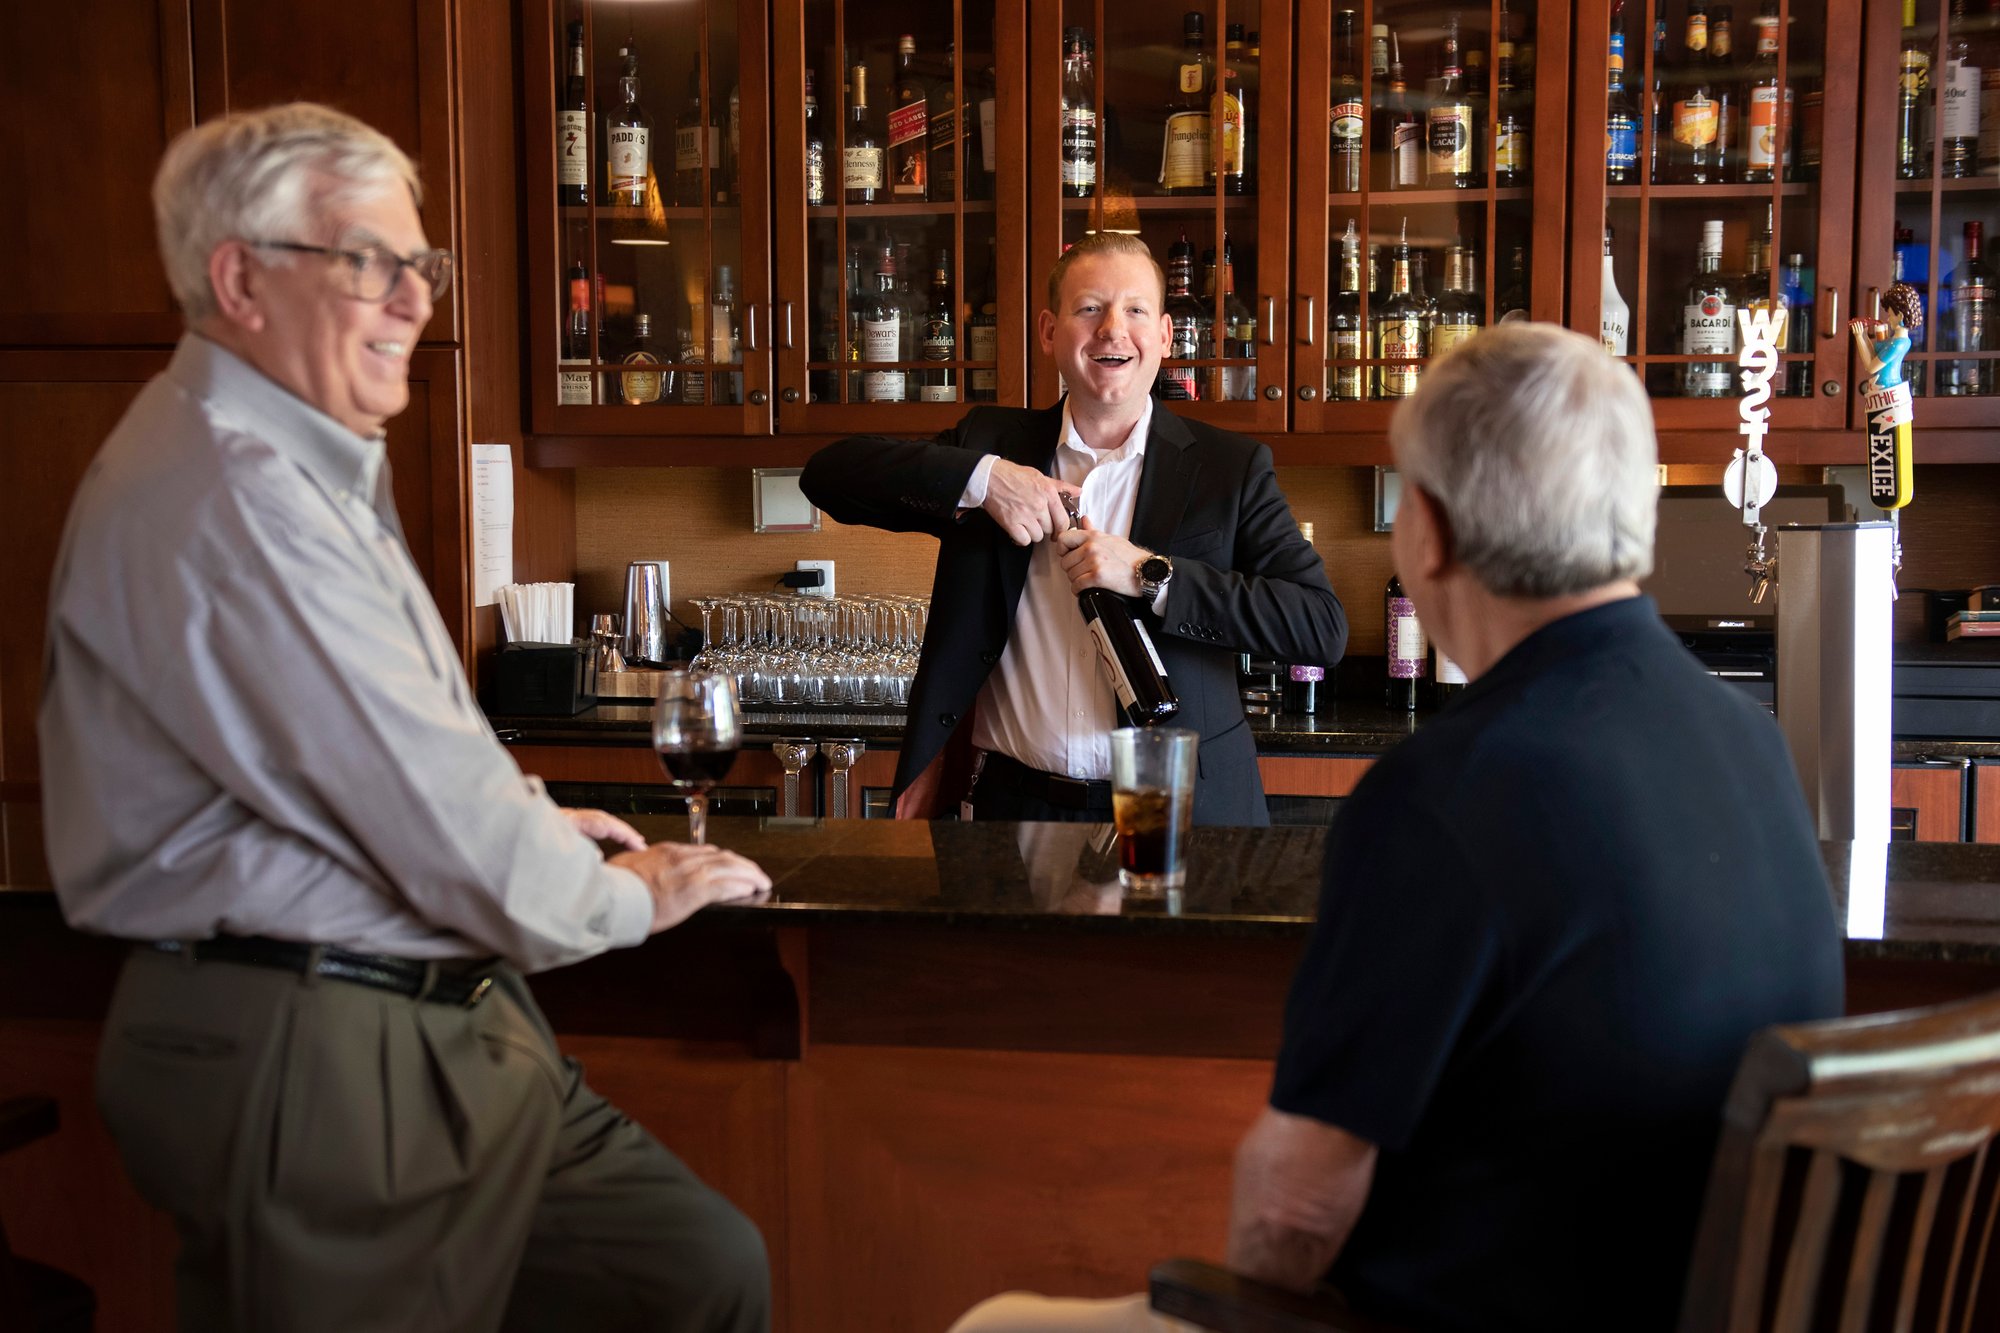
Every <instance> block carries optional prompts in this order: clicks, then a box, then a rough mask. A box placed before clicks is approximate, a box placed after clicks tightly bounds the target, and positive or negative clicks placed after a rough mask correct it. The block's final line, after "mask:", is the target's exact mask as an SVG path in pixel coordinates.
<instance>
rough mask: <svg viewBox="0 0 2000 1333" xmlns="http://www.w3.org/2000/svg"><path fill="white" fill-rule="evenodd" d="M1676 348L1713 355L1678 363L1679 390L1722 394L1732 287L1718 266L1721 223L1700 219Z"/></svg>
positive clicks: (1730, 367) (1732, 326) (1732, 319)
mask: <svg viewBox="0 0 2000 1333" xmlns="http://www.w3.org/2000/svg"><path fill="white" fill-rule="evenodd" d="M1681 351H1682V352H1683V353H1684V354H1686V355H1688V356H1714V357H1719V358H1722V359H1720V360H1715V361H1690V362H1688V363H1687V365H1686V366H1685V367H1684V368H1683V371H1682V375H1681V392H1682V393H1683V394H1685V395H1686V396H1687V397H1689V398H1723V397H1727V396H1728V394H1729V391H1730V387H1731V385H1732V384H1733V383H1734V381H1735V374H1734V372H1735V369H1736V362H1735V356H1736V289H1735V284H1734V283H1732V282H1731V281H1730V280H1729V278H1728V276H1727V275H1725V274H1724V273H1723V272H1722V223H1720V222H1719V221H1709V222H1704V223H1702V224H1701V248H1700V249H1699V250H1698V251H1697V252H1696V255H1695V273H1694V277H1693V278H1692V279H1691V280H1690V281H1689V282H1688V285H1687V294H1686V296H1685V297H1684V298H1683V300H1682V303H1681Z"/></svg>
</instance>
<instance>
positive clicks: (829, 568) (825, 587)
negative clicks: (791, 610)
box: [793, 560, 833, 597]
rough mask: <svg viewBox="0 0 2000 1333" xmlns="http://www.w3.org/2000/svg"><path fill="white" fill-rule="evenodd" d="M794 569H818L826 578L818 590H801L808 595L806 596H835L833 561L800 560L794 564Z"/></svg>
mask: <svg viewBox="0 0 2000 1333" xmlns="http://www.w3.org/2000/svg"><path fill="white" fill-rule="evenodd" d="M793 567H794V568H797V569H817V570H818V571H819V572H820V573H822V574H824V575H825V576H826V578H825V580H824V581H823V582H822V583H821V584H820V585H819V586H818V587H817V588H805V589H801V591H803V592H804V593H805V594H806V596H808V597H831V596H833V561H831V560H798V561H794V562H793Z"/></svg>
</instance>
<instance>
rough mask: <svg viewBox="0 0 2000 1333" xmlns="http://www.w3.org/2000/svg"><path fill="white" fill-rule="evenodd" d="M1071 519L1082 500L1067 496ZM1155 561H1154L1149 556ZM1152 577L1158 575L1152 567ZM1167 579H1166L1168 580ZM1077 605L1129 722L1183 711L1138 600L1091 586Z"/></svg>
mask: <svg viewBox="0 0 2000 1333" xmlns="http://www.w3.org/2000/svg"><path fill="white" fill-rule="evenodd" d="M1063 507H1064V508H1065V509H1067V510H1069V518H1070V525H1071V526H1072V527H1074V526H1075V525H1076V522H1077V510H1076V500H1075V499H1074V498H1073V497H1069V496H1065V497H1064V498H1063ZM1149 563H1150V562H1149ZM1147 577H1149V578H1150V577H1152V576H1151V574H1150V573H1149V574H1148V575H1147ZM1163 581H1164V580H1163ZM1076 602H1077V606H1078V608H1079V609H1080V610H1082V612H1083V619H1084V622H1085V623H1086V624H1088V625H1089V626H1090V637H1091V638H1092V639H1093V640H1094V641H1095V642H1096V644H1097V656H1098V660H1099V661H1101V662H1103V663H1104V673H1105V675H1106V676H1108V677H1110V680H1111V692H1112V693H1113V694H1114V695H1116V696H1117V699H1118V712H1119V715H1120V716H1121V717H1122V718H1123V719H1124V722H1125V725H1126V726H1128V727H1150V726H1155V725H1158V724H1159V723H1162V722H1169V721H1172V720H1173V718H1174V715H1175V714H1177V713H1179V712H1180V711H1181V701H1180V698H1179V697H1178V696H1177V695H1175V693H1174V687H1173V685H1172V683H1170V682H1169V681H1168V680H1167V668H1166V664H1165V663H1164V662H1162V661H1160V653H1159V650H1158V649H1157V648H1155V647H1153V638H1152V636H1151V635H1149V634H1148V633H1146V627H1145V625H1144V624H1142V623H1141V622H1140V620H1139V617H1138V615H1137V614H1135V613H1134V612H1133V610H1132V604H1131V603H1130V602H1128V601H1127V600H1126V599H1125V598H1123V597H1120V596H1119V595H1118V594H1117V593H1115V592H1112V591H1111V590H1110V589H1108V588H1085V589H1084V590H1083V591H1082V592H1080V593H1078V594H1077V595H1076Z"/></svg>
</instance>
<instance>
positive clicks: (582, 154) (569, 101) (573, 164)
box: [556, 22, 590, 208]
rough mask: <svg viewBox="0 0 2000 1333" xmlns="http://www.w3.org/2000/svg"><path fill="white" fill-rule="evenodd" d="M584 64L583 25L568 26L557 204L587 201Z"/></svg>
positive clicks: (575, 205)
mask: <svg viewBox="0 0 2000 1333" xmlns="http://www.w3.org/2000/svg"><path fill="white" fill-rule="evenodd" d="M589 91H590V90H589V86H588V79H587V76H586V75H585V72H584V64H583V24H582V23H580V22H579V23H572V24H570V25H569V75H568V77H566V78H565V79H564V80H563V89H562V96H561V98H560V99H558V101H557V103H556V202H557V203H558V204H561V205H563V206H565V207H571V208H581V207H583V206H584V205H585V204H588V203H589V202H590V102H589Z"/></svg>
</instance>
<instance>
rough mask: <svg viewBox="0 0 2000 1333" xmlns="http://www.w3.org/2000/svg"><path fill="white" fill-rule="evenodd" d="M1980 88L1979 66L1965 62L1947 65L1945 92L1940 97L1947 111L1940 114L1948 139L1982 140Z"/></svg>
mask: <svg viewBox="0 0 2000 1333" xmlns="http://www.w3.org/2000/svg"><path fill="white" fill-rule="evenodd" d="M1979 84H1980V76H1979V67H1978V66H1977V65H1968V64H1966V63H1965V62H1964V61H1962V60H1947V61H1945V62H1944V88H1943V90H1942V91H1941V93H1940V99H1941V101H1942V103H1943V111H1942V112H1941V113H1940V114H1942V115H1943V117H1944V137H1945V138H1947V139H1977V138H1978V137H1979V94H1980V88H1979Z"/></svg>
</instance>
